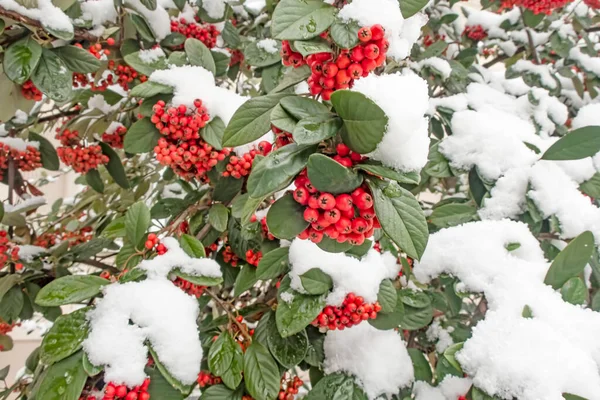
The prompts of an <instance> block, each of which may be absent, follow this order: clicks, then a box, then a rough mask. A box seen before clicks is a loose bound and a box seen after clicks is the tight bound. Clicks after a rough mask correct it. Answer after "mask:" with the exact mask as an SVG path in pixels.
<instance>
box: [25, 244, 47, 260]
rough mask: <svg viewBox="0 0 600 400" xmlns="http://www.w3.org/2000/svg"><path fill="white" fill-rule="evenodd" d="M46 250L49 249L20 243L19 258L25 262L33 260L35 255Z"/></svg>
mask: <svg viewBox="0 0 600 400" xmlns="http://www.w3.org/2000/svg"><path fill="white" fill-rule="evenodd" d="M46 252H47V250H46V249H45V248H43V247H40V246H33V245H30V244H21V245H19V258H20V259H21V260H23V261H25V262H32V261H33V259H34V258H35V257H37V256H39V255H40V254H44V253H46Z"/></svg>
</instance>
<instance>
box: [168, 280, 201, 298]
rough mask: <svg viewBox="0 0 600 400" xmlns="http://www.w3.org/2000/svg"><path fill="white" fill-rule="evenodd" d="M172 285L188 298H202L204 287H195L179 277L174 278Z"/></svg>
mask: <svg viewBox="0 0 600 400" xmlns="http://www.w3.org/2000/svg"><path fill="white" fill-rule="evenodd" d="M173 283H174V284H175V286H177V287H178V288H180V289H181V290H183V291H184V292H186V293H187V294H189V295H190V296H194V297H196V298H198V297H200V296H202V293H204V289H206V286H200V285H195V284H193V283H192V282H189V281H186V280H185V279H181V278H179V277H177V278H175V280H174V281H173Z"/></svg>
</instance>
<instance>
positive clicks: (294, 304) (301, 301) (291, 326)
mask: <svg viewBox="0 0 600 400" xmlns="http://www.w3.org/2000/svg"><path fill="white" fill-rule="evenodd" d="M289 285H290V283H289V280H287V279H286V280H284V281H282V282H281V286H280V287H279V295H278V305H277V310H276V311H275V321H276V322H277V330H278V331H279V333H280V334H281V336H283V337H288V336H291V335H294V334H296V333H298V332H300V331H302V330H303V329H304V328H306V326H307V325H308V324H310V323H311V322H313V321H314V319H315V318H317V316H318V315H319V313H320V312H321V311H322V310H323V308H324V307H325V296H323V295H321V296H312V295H306V294H302V293H297V292H295V291H293V290H291V289H290V287H289ZM287 292H290V293H291V294H293V298H292V299H291V301H289V302H286V301H283V300H282V299H281V293H287Z"/></svg>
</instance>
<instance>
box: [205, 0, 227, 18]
mask: <svg viewBox="0 0 600 400" xmlns="http://www.w3.org/2000/svg"><path fill="white" fill-rule="evenodd" d="M225 4H226V1H225V0H202V8H203V9H204V11H206V14H208V16H209V17H211V18H212V19H219V18H221V17H222V16H223V14H224V13H225Z"/></svg>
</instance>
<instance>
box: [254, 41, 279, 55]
mask: <svg viewBox="0 0 600 400" xmlns="http://www.w3.org/2000/svg"><path fill="white" fill-rule="evenodd" d="M256 47H258V48H259V49H263V50H264V51H266V52H267V53H269V54H274V53H277V52H278V51H279V48H278V46H277V41H276V40H275V39H263V40H259V41H258V42H256Z"/></svg>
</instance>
